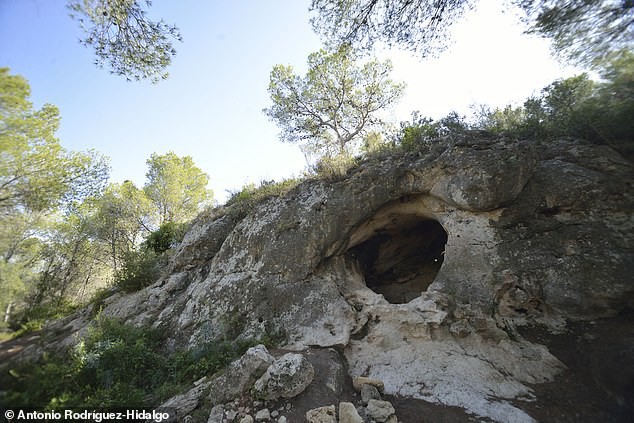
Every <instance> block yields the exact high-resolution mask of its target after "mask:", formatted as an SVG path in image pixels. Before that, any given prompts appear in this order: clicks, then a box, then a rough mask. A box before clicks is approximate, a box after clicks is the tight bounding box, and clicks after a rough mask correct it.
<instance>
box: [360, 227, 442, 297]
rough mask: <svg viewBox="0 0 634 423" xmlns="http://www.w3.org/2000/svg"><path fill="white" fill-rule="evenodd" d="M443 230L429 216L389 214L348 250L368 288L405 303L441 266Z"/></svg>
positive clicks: (433, 276) (432, 279)
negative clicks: (384, 221) (385, 220)
mask: <svg viewBox="0 0 634 423" xmlns="http://www.w3.org/2000/svg"><path fill="white" fill-rule="evenodd" d="M446 243H447V232H446V231H445V229H444V228H443V227H442V225H441V224H440V223H439V222H438V221H436V220H434V219H430V218H421V217H420V216H412V215H400V216H399V215H396V216H392V217H391V218H390V219H389V221H388V222H387V223H384V224H383V225H381V226H380V227H378V228H376V227H375V228H374V230H373V231H372V232H371V234H370V235H369V236H368V237H367V239H365V240H363V241H362V242H360V243H358V244H357V245H355V246H354V247H352V248H350V249H349V250H348V254H350V255H351V256H352V258H353V259H354V260H356V261H357V263H358V265H359V268H360V269H361V272H362V274H363V278H364V280H365V284H366V286H367V287H368V288H370V289H371V290H373V291H374V292H376V293H378V294H382V295H383V296H384V297H385V299H386V300H387V301H388V302H390V303H392V304H403V303H408V302H410V301H411V300H413V299H414V298H417V297H419V296H420V294H421V292H423V291H425V290H426V289H427V288H428V287H429V285H431V283H432V282H433V281H434V279H435V278H436V275H437V274H438V271H439V270H440V267H441V266H442V263H443V260H444V257H445V256H444V253H445V244H446Z"/></svg>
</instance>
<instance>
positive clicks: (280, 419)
mask: <svg viewBox="0 0 634 423" xmlns="http://www.w3.org/2000/svg"><path fill="white" fill-rule="evenodd" d="M277 423H286V417H284V416H280V418H279V419H277Z"/></svg>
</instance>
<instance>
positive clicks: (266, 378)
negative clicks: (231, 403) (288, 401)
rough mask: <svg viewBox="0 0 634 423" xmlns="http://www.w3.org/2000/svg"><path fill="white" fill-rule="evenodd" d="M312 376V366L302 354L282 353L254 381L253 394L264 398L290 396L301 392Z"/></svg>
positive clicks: (272, 398)
mask: <svg viewBox="0 0 634 423" xmlns="http://www.w3.org/2000/svg"><path fill="white" fill-rule="evenodd" d="M314 376H315V371H314V369H313V366H312V365H311V364H310V362H309V361H308V360H307V359H306V358H305V357H304V356H303V355H302V354H295V353H288V354H284V355H283V356H281V357H280V358H278V359H277V360H275V361H274V362H273V364H271V365H270V366H269V367H268V369H266V372H265V373H264V374H263V375H262V376H261V377H260V378H259V379H258V380H257V381H256V382H255V384H254V385H253V394H254V395H255V396H256V397H259V398H263V399H266V400H275V399H278V398H292V397H294V396H296V395H299V394H300V393H301V392H303V391H304V389H306V387H307V386H308V385H309V384H310V383H311V382H312V381H313V377H314Z"/></svg>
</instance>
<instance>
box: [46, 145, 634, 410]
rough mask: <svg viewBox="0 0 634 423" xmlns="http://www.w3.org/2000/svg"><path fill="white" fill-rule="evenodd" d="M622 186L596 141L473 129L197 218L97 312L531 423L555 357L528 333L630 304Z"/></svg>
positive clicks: (612, 155)
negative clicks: (509, 136)
mask: <svg viewBox="0 0 634 423" xmlns="http://www.w3.org/2000/svg"><path fill="white" fill-rule="evenodd" d="M632 181H633V179H632V165H631V163H630V162H628V161H627V160H625V159H623V158H622V157H621V156H620V155H619V154H618V153H617V152H615V151H613V150H611V149H610V148H609V147H607V146H600V145H594V144H589V143H585V142H582V141H578V140H567V139H559V140H552V141H548V142H529V141H516V140H505V139H500V138H492V137H488V136H487V135H486V134H482V133H472V134H469V135H465V136H464V137H463V138H462V139H454V140H452V141H447V142H442V143H441V142H438V143H435V144H431V145H429V146H426V147H424V148H422V149H421V150H419V151H412V152H407V153H400V154H393V155H389V156H387V155H386V156H385V157H381V158H380V159H379V158H376V159H372V160H367V161H366V162H364V163H362V164H360V165H359V166H357V167H356V168H354V169H352V170H351V171H349V172H348V174H347V175H346V176H344V177H341V178H335V179H334V180H323V179H312V180H306V181H304V182H303V183H301V184H300V185H299V186H297V187H296V188H294V189H293V190H291V191H290V192H289V193H288V194H286V195H285V196H282V197H271V198H269V199H267V200H266V201H263V202H261V203H260V204H258V205H256V206H255V207H254V208H253V209H252V210H249V211H244V210H239V208H238V207H237V206H236V205H234V206H232V207H225V208H219V209H216V210H214V211H213V212H210V213H207V214H205V215H202V216H200V217H199V218H198V219H197V220H196V221H195V222H194V223H193V225H192V227H191V229H190V230H189V232H188V233H187V235H186V237H185V239H184V240H183V242H182V244H181V245H180V246H179V247H178V248H177V250H176V252H175V254H174V256H173V258H172V260H171V261H170V264H169V268H168V269H167V270H166V271H165V274H164V277H162V278H161V279H160V280H158V281H157V282H156V283H154V284H153V285H152V286H150V287H148V288H146V289H144V290H142V291H139V292H136V293H133V294H121V293H119V294H116V295H114V296H112V297H110V298H109V299H108V300H106V302H105V306H104V308H103V315H105V316H110V317H115V318H119V319H122V320H123V321H126V322H128V323H132V324H135V325H150V326H154V327H158V328H161V329H162V330H164V331H165V333H166V334H168V335H169V342H168V345H167V348H171V349H180V348H186V347H192V346H195V345H196V344H199V343H201V342H205V341H209V340H216V339H226V338H234V337H241V338H251V337H258V336H261V335H263V334H267V335H268V336H274V337H275V339H279V340H281V341H280V345H279V347H280V348H283V349H284V350H285V351H296V352H303V353H305V354H310V351H317V350H319V349H321V348H327V347H332V348H334V350H335V351H337V352H338V354H339V355H340V356H341V358H342V366H343V367H344V368H345V369H346V370H347V374H348V375H349V376H351V377H360V376H363V377H369V378H373V379H377V380H380V381H382V383H383V384H384V391H385V394H386V395H392V396H395V398H396V397H402V398H412V399H422V400H426V401H428V402H432V403H437V404H444V405H449V406H458V407H461V408H463V409H465V410H466V411H467V412H469V413H471V414H474V415H477V416H481V417H484V418H488V419H491V420H494V421H514V422H522V421H533V418H534V416H533V417H531V414H530V413H529V412H528V411H526V409H525V407H523V406H522V404H523V403H531V402H533V403H534V402H535V401H539V400H540V398H539V397H538V396H536V395H535V386H538V384H541V383H545V382H549V381H554V380H555V381H556V380H557V377H558V375H561V374H565V372H566V367H567V363H564V362H562V360H561V358H560V357H557V356H556V355H554V353H553V352H552V351H550V350H549V348H548V347H547V345H544V344H542V343H541V342H539V340H538V339H535V338H532V339H531V340H529V338H530V337H529V336H523V330H524V329H523V328H540V330H544V329H545V330H547V331H548V333H550V334H562V335H561V336H564V334H565V333H566V331H567V330H568V329H569V328H570V327H571V325H574V324H577V323H576V322H589V321H595V320H596V319H601V318H607V317H610V316H616V315H618V314H619V313H622V312H624V311H625V310H627V309H629V308H631V307H632V305H634V284H633V281H632V275H633V274H634V265H633V260H632V257H633V254H632V251H633V250H632V247H633V238H634V237H633V233H632V224H633V222H634V220H633V218H632V209H633V207H632V205H633V203H632V199H633V197H632ZM89 316H90V313H89V310H85V311H84V312H83V314H82V313H80V314H78V315H75V316H73V317H72V318H69V319H65V320H63V321H59V322H56V323H54V324H53V325H51V327H50V328H49V330H55V331H57V333H65V334H71V333H76V332H79V333H81V332H82V330H85V327H86V325H87V323H88V322H89V319H90V317H89ZM549 336H551V335H549ZM74 339H75V338H74V337H73V336H66V337H65V338H64V339H63V341H61V344H60V345H70V344H71V343H72V342H74ZM624 342H625V341H624ZM630 347H632V345H630V346H629V347H628V348H630ZM630 352H631V350H630ZM313 383H315V382H313ZM619 395H620V396H619ZM616 396H617V397H618V398H617V400H618V401H621V402H620V404H622V402H623V401H628V398H625V397H623V394H622V393H617V394H616ZM227 400H230V399H228V398H227ZM615 401H616V400H615ZM618 401H617V402H618ZM323 405H328V404H323ZM396 414H397V415H398V410H397V413H396Z"/></svg>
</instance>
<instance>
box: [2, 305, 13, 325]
mask: <svg viewBox="0 0 634 423" xmlns="http://www.w3.org/2000/svg"><path fill="white" fill-rule="evenodd" d="M11 308H13V303H9V304H7V309H6V310H5V312H4V323H7V322H8V321H9V318H10V317H11Z"/></svg>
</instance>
